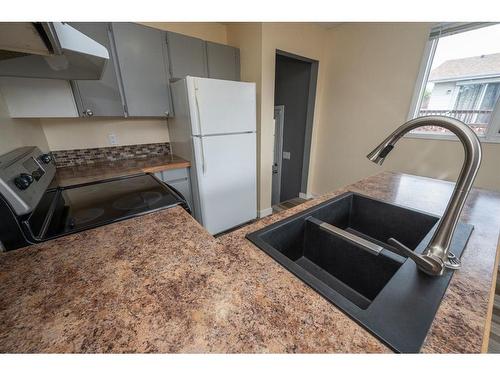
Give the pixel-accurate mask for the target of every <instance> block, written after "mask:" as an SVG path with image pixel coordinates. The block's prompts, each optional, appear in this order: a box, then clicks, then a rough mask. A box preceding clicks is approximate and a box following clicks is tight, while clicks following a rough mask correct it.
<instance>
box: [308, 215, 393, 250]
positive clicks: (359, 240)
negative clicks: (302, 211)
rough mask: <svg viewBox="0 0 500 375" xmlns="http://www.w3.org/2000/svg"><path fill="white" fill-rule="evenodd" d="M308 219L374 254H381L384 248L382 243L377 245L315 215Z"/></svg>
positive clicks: (328, 231)
mask: <svg viewBox="0 0 500 375" xmlns="http://www.w3.org/2000/svg"><path fill="white" fill-rule="evenodd" d="M306 220H307V221H308V222H310V223H312V224H315V225H317V226H318V227H319V228H320V229H321V230H323V231H325V232H327V233H329V234H332V235H334V236H339V237H342V238H344V239H345V240H346V241H348V242H350V243H352V244H353V245H356V246H358V247H359V248H361V249H363V250H365V251H368V252H369V253H371V254H373V255H379V254H380V252H381V251H382V250H384V248H383V247H382V246H380V245H377V244H375V243H373V242H371V241H368V240H367V239H365V238H362V237H359V236H357V235H355V234H353V233H351V232H348V231H346V230H344V229H341V228H339V227H336V226H334V225H331V224H328V223H326V222H324V221H322V220H319V219H316V218H315V217H312V216H309V217H308V218H306Z"/></svg>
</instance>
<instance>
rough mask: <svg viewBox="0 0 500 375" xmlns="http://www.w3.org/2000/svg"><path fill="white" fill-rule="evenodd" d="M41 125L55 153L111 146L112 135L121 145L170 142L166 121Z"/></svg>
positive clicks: (94, 120)
mask: <svg viewBox="0 0 500 375" xmlns="http://www.w3.org/2000/svg"><path fill="white" fill-rule="evenodd" d="M41 124H42V127H43V131H44V132H45V135H46V137H47V142H48V144H49V147H50V149H51V150H52V151H57V150H73V149H80V148H93V147H109V146H110V144H109V143H108V134H111V133H112V134H115V135H116V137H117V140H118V144H119V145H130V144H144V143H158V142H168V141H169V137H168V128H167V120H166V119H163V120H160V119H144V118H141V119H120V118H107V119H99V118H82V119H41Z"/></svg>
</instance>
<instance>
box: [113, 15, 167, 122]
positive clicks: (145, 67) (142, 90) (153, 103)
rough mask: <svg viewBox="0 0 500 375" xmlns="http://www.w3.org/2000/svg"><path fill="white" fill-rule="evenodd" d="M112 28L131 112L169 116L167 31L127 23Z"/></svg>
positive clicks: (127, 107)
mask: <svg viewBox="0 0 500 375" xmlns="http://www.w3.org/2000/svg"><path fill="white" fill-rule="evenodd" d="M112 30H113V38H114V43H115V49H116V55H117V58H118V66H119V75H120V77H121V81H122V84H123V93H124V97H125V106H126V112H127V115H128V116H131V117H139V116H144V117H148V116H151V117H164V116H168V115H169V114H170V113H171V104H170V103H171V102H170V90H169V87H168V83H169V79H168V75H167V65H166V51H165V49H166V44H165V31H162V30H157V29H153V28H150V27H147V26H142V25H138V24H134V23H123V22H117V23H113V24H112Z"/></svg>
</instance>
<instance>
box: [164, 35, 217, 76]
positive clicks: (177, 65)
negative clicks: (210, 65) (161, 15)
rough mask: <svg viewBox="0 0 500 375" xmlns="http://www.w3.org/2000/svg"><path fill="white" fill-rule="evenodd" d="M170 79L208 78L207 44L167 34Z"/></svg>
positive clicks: (187, 37) (194, 39)
mask: <svg viewBox="0 0 500 375" xmlns="http://www.w3.org/2000/svg"><path fill="white" fill-rule="evenodd" d="M167 49H168V62H169V69H170V78H174V79H181V78H184V77H185V76H188V75H189V76H193V77H207V67H206V60H207V59H206V54H205V53H206V49H205V42H204V41H203V40H201V39H198V38H193V37H190V36H187V35H182V34H177V33H173V32H170V31H168V32H167Z"/></svg>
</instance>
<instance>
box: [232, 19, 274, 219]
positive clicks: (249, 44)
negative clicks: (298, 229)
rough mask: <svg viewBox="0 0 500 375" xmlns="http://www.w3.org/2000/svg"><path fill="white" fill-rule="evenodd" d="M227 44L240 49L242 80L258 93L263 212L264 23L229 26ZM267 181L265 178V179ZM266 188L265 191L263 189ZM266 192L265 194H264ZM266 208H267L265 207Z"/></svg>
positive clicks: (259, 192) (259, 186)
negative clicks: (262, 110)
mask: <svg viewBox="0 0 500 375" xmlns="http://www.w3.org/2000/svg"><path fill="white" fill-rule="evenodd" d="M227 42H228V44H229V45H231V46H233V47H237V48H239V49H240V64H241V67H240V69H241V80H242V81H245V82H255V86H256V92H257V114H256V116H257V206H258V207H259V210H262V205H261V201H262V197H263V196H264V195H265V194H266V193H265V191H266V189H267V185H266V184H267V182H263V178H262V167H261V165H262V147H261V145H262V129H261V105H262V100H261V91H262V23H258V22H252V23H234V24H228V26H227ZM264 180H265V178H264ZM263 188H264V189H263ZM263 191H264V193H263ZM264 208H266V207H264Z"/></svg>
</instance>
